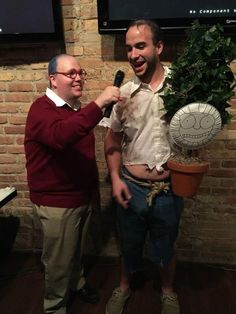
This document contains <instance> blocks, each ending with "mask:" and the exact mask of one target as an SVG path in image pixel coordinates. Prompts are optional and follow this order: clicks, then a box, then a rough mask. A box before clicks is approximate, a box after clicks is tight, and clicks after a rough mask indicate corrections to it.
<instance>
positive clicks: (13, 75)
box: [0, 0, 236, 264]
mask: <svg viewBox="0 0 236 314" xmlns="http://www.w3.org/2000/svg"><path fill="white" fill-rule="evenodd" d="M62 8H63V17H64V31H65V45H62V44H60V45H58V44H53V43H47V44H46V43H43V44H41V45H36V44H33V45H30V44H21V45H15V46H14V45H13V47H12V45H11V47H10V46H9V45H6V44H5V45H1V49H0V92H1V93H0V187H5V186H7V185H13V186H15V187H16V188H17V190H18V196H17V197H16V198H15V199H14V200H12V201H11V202H9V203H8V204H7V205H5V206H4V207H3V208H2V209H1V211H0V214H1V216H4V215H9V214H12V215H14V216H17V217H19V220H20V227H19V229H18V233H17V237H16V240H15V243H14V248H15V249H16V250H28V249H35V248H40V247H41V232H40V228H39V224H38V221H37V220H36V219H34V216H33V213H32V206H31V203H30V201H29V193H28V188H27V182H26V172H25V156H24V149H23V140H24V127H25V119H26V115H27V112H28V109H29V106H30V105H31V103H32V101H33V100H34V99H35V98H37V97H38V96H39V95H41V94H42V93H44V91H45V88H46V87H47V86H48V81H47V76H46V73H47V62H48V60H49V59H50V58H51V57H52V56H54V55H55V54H57V53H60V52H67V53H69V54H72V55H74V56H76V57H77V58H78V59H79V61H80V63H81V65H82V66H83V67H85V68H86V70H87V72H88V82H87V85H86V95H85V96H83V102H84V103H86V101H88V100H91V99H94V98H95V97H96V95H97V94H98V93H99V92H100V91H101V90H102V89H103V88H104V87H105V86H107V85H108V84H110V83H111V82H113V79H114V75H115V73H116V71H117V70H118V69H121V70H123V71H124V72H125V73H126V77H125V80H127V79H128V78H129V77H131V75H132V70H131V69H130V67H129V65H128V63H127V61H126V55H125V51H124V46H123V36H122V35H117V36H111V35H103V36H101V35H99V34H98V32H97V18H96V17H97V8H96V1H95V0H74V1H72V0H63V1H62ZM176 43H177V44H178V38H169V39H168V40H167V44H166V50H165V51H166V52H165V53H164V55H163V61H164V62H165V63H170V62H171V60H172V58H173V57H174V55H175V53H176ZM232 69H233V72H234V73H236V60H235V62H233V63H232ZM230 110H231V112H232V114H233V115H234V118H233V119H232V123H231V124H230V125H229V126H228V127H227V129H225V130H224V131H222V132H220V134H219V135H218V136H217V138H216V139H215V140H214V142H212V143H211V145H210V146H209V156H210V161H211V168H210V171H209V172H208V174H207V175H206V176H205V177H204V179H203V182H202V185H201V189H200V193H199V195H198V196H197V197H196V198H194V199H186V200H185V209H184V212H183V216H182V221H181V226H180V235H179V240H178V243H177V247H178V253H179V258H180V259H182V260H190V261H200V262H215V263H227V264H236V251H235V247H236V205H235V204H236V196H235V195H236V100H233V101H232V106H231V109H230ZM95 132H96V139H97V144H96V145H97V146H96V148H97V150H96V151H97V162H98V166H99V172H100V187H101V188H100V191H101V210H102V211H101V214H99V213H97V215H96V216H95V218H94V222H93V228H92V229H91V234H92V235H94V234H95V235H96V237H97V235H98V234H99V235H102V236H101V237H100V238H99V241H97V242H96V245H97V247H96V248H97V249H100V248H101V249H102V251H101V252H102V254H108V255H114V254H115V255H116V254H117V252H118V251H117V245H116V237H115V227H114V226H115V218H114V206H112V203H111V197H110V184H109V182H107V169H106V165H105V162H104V155H103V136H104V134H103V129H102V128H100V127H96V130H95ZM96 218H99V223H98V220H97V219H96ZM101 231H102V232H101Z"/></svg>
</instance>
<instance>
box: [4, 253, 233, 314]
mask: <svg viewBox="0 0 236 314" xmlns="http://www.w3.org/2000/svg"><path fill="white" fill-rule="evenodd" d="M145 265H146V281H145V283H144V286H143V288H142V289H139V290H135V291H133V293H132V296H131V298H130V299H129V301H128V303H127V306H126V308H125V310H124V312H123V314H154V313H155V314H156V313H157V314H158V313H161V308H160V305H161V304H160V298H159V293H160V281H159V276H158V274H157V273H156V272H155V268H154V267H153V265H152V264H151V263H150V262H148V261H146V263H145ZM0 266H1V267H0V313H4V314H42V313H43V286H44V270H43V267H42V265H41V262H40V255H39V254H32V253H31V254H29V253H27V254H26V253H21V254H20V253H12V254H11V255H9V256H7V257H5V258H4V259H1V260H0ZM119 273H120V264H119V259H118V258H100V259H96V260H95V259H94V260H93V259H92V260H91V259H90V271H89V274H88V281H89V282H90V283H91V284H92V285H93V286H95V287H96V288H97V289H98V291H99V294H100V302H99V303H98V304H96V305H91V304H86V303H83V302H82V301H81V300H80V299H78V298H76V299H75V300H74V302H73V304H72V306H71V308H70V312H69V313H70V314H104V309H105V304H106V302H107V300H108V298H109V297H110V295H111V292H112V290H113V289H114V288H115V287H116V286H117V285H118V282H119ZM175 287H176V291H177V293H178V295H179V300H180V305H181V314H234V313H236V269H234V268H227V267H223V266H221V265H219V266H217V265H202V264H197V263H183V262H179V263H178V265H177V272H176V280H175Z"/></svg>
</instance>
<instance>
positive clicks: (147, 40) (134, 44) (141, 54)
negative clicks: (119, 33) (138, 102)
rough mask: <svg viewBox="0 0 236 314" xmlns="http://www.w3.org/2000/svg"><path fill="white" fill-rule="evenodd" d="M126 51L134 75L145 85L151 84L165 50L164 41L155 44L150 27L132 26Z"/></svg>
mask: <svg viewBox="0 0 236 314" xmlns="http://www.w3.org/2000/svg"><path fill="white" fill-rule="evenodd" d="M126 49H127V56H128V60H129V62H130V65H131V66H132V68H133V71H134V73H135V74H136V76H138V77H139V78H140V79H141V80H142V81H143V82H144V83H150V80H151V78H152V76H153V74H154V73H155V71H156V69H157V67H158V65H159V63H160V60H159V56H160V54H161V52H162V50H163V43H162V41H158V43H156V44H154V42H153V34H152V31H151V29H150V27H149V26H148V25H139V26H137V25H135V26H131V27H130V28H129V29H128V31H127V33H126Z"/></svg>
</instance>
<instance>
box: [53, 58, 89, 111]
mask: <svg viewBox="0 0 236 314" xmlns="http://www.w3.org/2000/svg"><path fill="white" fill-rule="evenodd" d="M72 70H76V71H77V72H79V71H80V70H81V67H80V65H79V63H78V62H77V60H76V59H75V58H74V57H72V56H68V55H62V56H60V57H58V59H57V67H56V72H61V73H54V74H51V75H50V82H51V88H52V90H53V91H54V92H55V93H56V94H57V95H58V96H59V97H61V98H62V99H63V100H65V101H66V102H67V103H68V104H70V105H71V106H74V105H75V104H76V103H77V102H78V99H79V98H80V97H81V96H82V90H83V85H84V81H83V80H82V79H81V77H80V75H79V74H77V75H76V77H75V78H74V79H72V78H70V77H69V76H66V75H65V73H70V72H71V71H72ZM62 73H64V74H62Z"/></svg>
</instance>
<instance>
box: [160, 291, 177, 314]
mask: <svg viewBox="0 0 236 314" xmlns="http://www.w3.org/2000/svg"><path fill="white" fill-rule="evenodd" d="M161 303H162V312H161V314H180V310H179V301H178V297H177V294H176V293H174V292H171V293H167V294H165V293H163V294H162V295H161Z"/></svg>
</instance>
